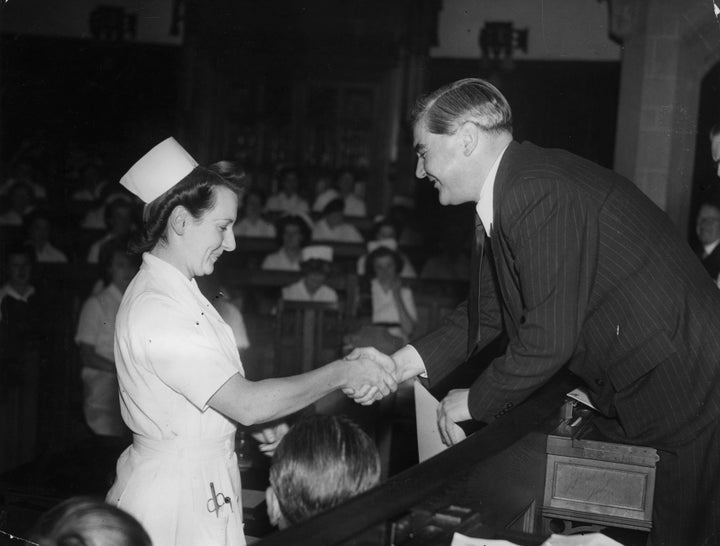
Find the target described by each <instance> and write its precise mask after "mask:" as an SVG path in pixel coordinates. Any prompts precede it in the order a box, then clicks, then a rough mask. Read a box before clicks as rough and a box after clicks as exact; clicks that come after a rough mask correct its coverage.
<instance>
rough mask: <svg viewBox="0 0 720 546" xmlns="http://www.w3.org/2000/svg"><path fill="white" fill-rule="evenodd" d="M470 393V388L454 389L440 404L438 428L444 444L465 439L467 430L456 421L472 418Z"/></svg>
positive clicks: (455, 442) (451, 443)
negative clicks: (469, 401) (469, 403)
mask: <svg viewBox="0 0 720 546" xmlns="http://www.w3.org/2000/svg"><path fill="white" fill-rule="evenodd" d="M469 393H470V390H469V389H453V390H451V391H450V392H449V393H448V394H447V396H446V397H445V398H443V399H442V402H440V405H439V406H438V410H437V422H438V430H439V431H440V436H441V437H442V441H443V444H445V445H447V446H451V445H454V444H457V443H458V442H460V441H461V440H464V439H465V432H464V431H463V429H461V428H460V427H459V426H458V425H457V424H456V423H460V422H462V421H467V420H469V419H472V416H471V415H470V409H469V407H468V396H469Z"/></svg>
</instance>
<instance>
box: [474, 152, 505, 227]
mask: <svg viewBox="0 0 720 546" xmlns="http://www.w3.org/2000/svg"><path fill="white" fill-rule="evenodd" d="M509 145H510V144H509V143H508V145H507V146H505V147H504V148H503V149H502V151H501V152H500V153H499V154H498V156H497V159H495V163H493V165H492V167H490V172H488V173H487V176H486V177H485V181H484V182H483V185H482V189H481V190H480V200H479V201H478V202H477V205H475V210H476V211H477V214H478V216H479V217H480V221H481V222H482V224H483V227H484V228H485V233H487V235H488V237H489V236H490V230H491V229H492V223H493V215H494V210H493V193H494V189H495V178H496V177H497V172H498V168H499V167H500V160H501V159H502V157H503V155H505V150H507V149H508V146H509Z"/></svg>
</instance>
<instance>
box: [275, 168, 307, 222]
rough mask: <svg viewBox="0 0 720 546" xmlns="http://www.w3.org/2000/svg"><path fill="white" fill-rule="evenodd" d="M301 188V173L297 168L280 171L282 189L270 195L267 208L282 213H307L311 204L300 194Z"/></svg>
mask: <svg viewBox="0 0 720 546" xmlns="http://www.w3.org/2000/svg"><path fill="white" fill-rule="evenodd" d="M299 189H300V173H299V172H298V171H297V170H296V169H290V168H288V169H285V170H284V171H283V172H281V173H280V191H278V192H277V193H276V194H274V195H271V196H270V198H269V199H268V200H267V204H266V205H265V210H267V211H268V212H277V213H282V214H298V213H301V214H307V213H308V212H310V206H309V205H308V202H307V201H306V200H305V199H304V198H303V197H302V196H301V195H300V193H299Z"/></svg>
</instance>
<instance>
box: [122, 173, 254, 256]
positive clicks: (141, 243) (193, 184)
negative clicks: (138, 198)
mask: <svg viewBox="0 0 720 546" xmlns="http://www.w3.org/2000/svg"><path fill="white" fill-rule="evenodd" d="M218 187H225V188H228V189H229V190H231V191H233V192H234V193H235V194H236V195H237V196H238V198H240V197H242V194H243V191H244V186H243V185H242V181H238V180H236V179H234V178H229V177H224V176H221V175H220V174H218V173H217V172H215V171H212V170H210V169H206V168H205V167H200V166H197V167H195V168H194V169H193V170H192V171H191V172H190V174H188V175H187V176H186V177H185V178H183V179H182V180H180V182H178V183H177V184H175V185H174V186H173V187H172V188H170V189H169V190H168V191H166V192H165V193H163V194H162V195H161V196H160V197H158V198H157V199H155V200H154V201H152V202H150V203H148V204H147V205H145V210H144V211H143V220H144V223H143V227H142V229H141V230H140V231H139V232H138V234H137V236H136V237H135V238H134V239H133V240H132V241H131V242H130V249H131V250H132V251H133V252H137V253H141V252H146V251H148V250H151V249H152V248H153V247H154V246H155V245H156V244H157V243H158V242H160V241H166V237H167V235H166V229H167V224H168V220H169V219H170V214H171V213H172V211H173V210H175V207H180V206H182V207H185V209H187V211H188V212H189V213H190V215H192V217H193V218H195V219H200V218H202V216H203V215H204V214H205V213H206V212H208V211H209V210H211V209H212V208H213V207H214V206H215V201H216V199H217V194H216V192H215V189H216V188H218Z"/></svg>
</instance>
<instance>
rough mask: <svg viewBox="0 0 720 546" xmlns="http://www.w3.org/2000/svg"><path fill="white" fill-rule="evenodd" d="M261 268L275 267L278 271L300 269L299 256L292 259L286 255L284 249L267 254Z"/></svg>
mask: <svg viewBox="0 0 720 546" xmlns="http://www.w3.org/2000/svg"><path fill="white" fill-rule="evenodd" d="M261 267H262V269H277V270H280V271H300V256H298V258H297V260H293V259H292V258H291V257H290V256H288V255H287V253H286V252H285V249H283V248H281V249H280V250H278V251H277V252H273V253H272V254H268V255H267V256H265V259H264V260H263V263H262V266H261Z"/></svg>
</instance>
